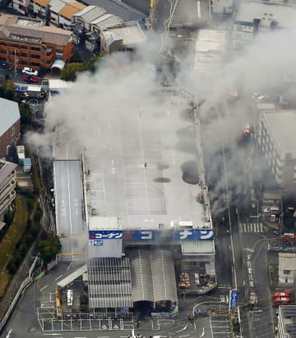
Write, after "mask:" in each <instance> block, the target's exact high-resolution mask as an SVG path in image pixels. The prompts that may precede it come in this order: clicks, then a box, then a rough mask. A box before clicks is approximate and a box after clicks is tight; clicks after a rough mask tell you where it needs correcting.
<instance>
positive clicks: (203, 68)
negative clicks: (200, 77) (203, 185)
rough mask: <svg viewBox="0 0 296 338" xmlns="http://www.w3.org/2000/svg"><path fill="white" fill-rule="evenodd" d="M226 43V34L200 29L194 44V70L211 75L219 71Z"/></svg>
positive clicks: (219, 31)
mask: <svg viewBox="0 0 296 338" xmlns="http://www.w3.org/2000/svg"><path fill="white" fill-rule="evenodd" d="M226 43H227V32H226V31H221V30H213V29H201V30H199V32H198V36H197V39H196V43H195V60H194V70H195V71H198V72H201V73H209V74H213V73H215V72H217V71H220V70H221V64H222V62H223V59H224V55H225V51H226Z"/></svg>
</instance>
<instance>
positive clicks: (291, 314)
mask: <svg viewBox="0 0 296 338" xmlns="http://www.w3.org/2000/svg"><path fill="white" fill-rule="evenodd" d="M295 336H296V305H282V306H280V307H279V312H278V334H277V337H278V338H293V337H295Z"/></svg>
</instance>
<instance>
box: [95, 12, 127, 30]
mask: <svg viewBox="0 0 296 338" xmlns="http://www.w3.org/2000/svg"><path fill="white" fill-rule="evenodd" d="M122 23H124V21H123V20H122V19H121V18H119V17H117V16H114V15H112V14H104V15H102V16H100V17H99V18H97V19H95V20H93V21H92V22H91V24H92V25H96V26H97V27H98V28H100V29H101V30H104V29H108V28H111V27H114V26H116V25H120V24H122Z"/></svg>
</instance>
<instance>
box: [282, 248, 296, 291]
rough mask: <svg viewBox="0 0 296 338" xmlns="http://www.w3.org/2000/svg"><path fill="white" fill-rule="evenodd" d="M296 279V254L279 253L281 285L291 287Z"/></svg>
mask: <svg viewBox="0 0 296 338" xmlns="http://www.w3.org/2000/svg"><path fill="white" fill-rule="evenodd" d="M295 277H296V254H295V253H294V252H279V285H281V286H285V287H291V286H293V285H294V283H295Z"/></svg>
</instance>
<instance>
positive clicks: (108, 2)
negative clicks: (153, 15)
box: [83, 0, 145, 21]
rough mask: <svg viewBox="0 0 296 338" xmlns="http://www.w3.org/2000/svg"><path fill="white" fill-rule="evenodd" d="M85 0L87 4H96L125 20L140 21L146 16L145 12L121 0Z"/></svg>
mask: <svg viewBox="0 0 296 338" xmlns="http://www.w3.org/2000/svg"><path fill="white" fill-rule="evenodd" d="M83 2H84V3H85V4H87V5H95V6H97V7H100V8H103V9H104V10H105V11H106V12H108V13H110V14H113V15H115V16H118V17H120V18H121V19H122V20H123V21H138V20H141V19H143V18H144V17H145V15H144V14H142V13H140V12H138V11H137V10H135V9H133V8H131V7H129V6H127V5H126V4H124V3H122V2H119V1H114V0H83Z"/></svg>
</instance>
